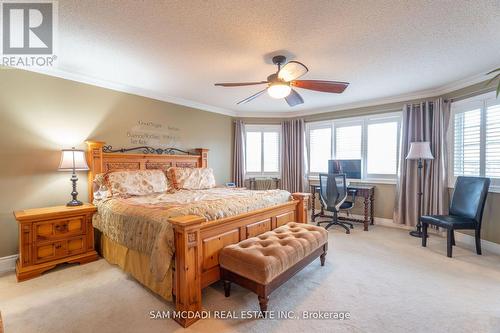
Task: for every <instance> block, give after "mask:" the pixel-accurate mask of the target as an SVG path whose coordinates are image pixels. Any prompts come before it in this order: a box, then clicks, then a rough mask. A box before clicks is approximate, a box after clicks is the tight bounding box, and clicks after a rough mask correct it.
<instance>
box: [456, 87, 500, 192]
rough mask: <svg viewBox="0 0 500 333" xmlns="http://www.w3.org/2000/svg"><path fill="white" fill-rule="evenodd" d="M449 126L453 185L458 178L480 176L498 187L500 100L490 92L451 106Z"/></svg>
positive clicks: (499, 166) (499, 183)
mask: <svg viewBox="0 0 500 333" xmlns="http://www.w3.org/2000/svg"><path fill="white" fill-rule="evenodd" d="M450 126H452V128H451V130H450V131H449V132H450V133H451V135H452V137H451V138H450V139H451V142H452V144H451V150H452V158H451V159H450V161H451V163H450V164H451V165H450V166H451V168H450V170H451V172H449V173H450V179H449V183H450V185H451V184H454V183H455V177H457V176H481V177H490V178H493V181H492V185H495V186H499V185H500V99H497V98H495V95H494V93H487V94H483V95H480V96H475V97H472V98H469V99H465V100H461V101H458V102H454V103H452V121H451V122H450ZM495 178H496V179H498V180H495Z"/></svg>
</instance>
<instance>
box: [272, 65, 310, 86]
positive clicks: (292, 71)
mask: <svg viewBox="0 0 500 333" xmlns="http://www.w3.org/2000/svg"><path fill="white" fill-rule="evenodd" d="M308 71H309V69H307V67H306V65H304V64H303V63H301V62H298V61H289V62H288V63H287V64H286V65H285V66H283V67H282V68H281V69H280V71H279V72H278V78H279V79H281V80H283V81H286V82H289V81H292V80H295V79H298V78H299V77H301V76H302V75H304V74H305V73H307V72H308Z"/></svg>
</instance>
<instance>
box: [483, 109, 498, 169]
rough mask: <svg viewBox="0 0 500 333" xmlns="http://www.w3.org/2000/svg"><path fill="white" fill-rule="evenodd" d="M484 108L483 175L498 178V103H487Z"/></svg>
mask: <svg viewBox="0 0 500 333" xmlns="http://www.w3.org/2000/svg"><path fill="white" fill-rule="evenodd" d="M488 104H491V105H488ZM486 107H487V109H486V139H485V141H486V144H485V146H486V147H485V148H486V157H485V158H486V171H485V175H486V177H491V178H500V102H499V101H497V102H493V103H487V105H486Z"/></svg>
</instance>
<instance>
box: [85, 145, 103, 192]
mask: <svg viewBox="0 0 500 333" xmlns="http://www.w3.org/2000/svg"><path fill="white" fill-rule="evenodd" d="M85 143H86V144H87V147H88V149H87V164H88V165H89V172H88V175H87V183H88V191H89V202H92V201H93V200H94V191H93V185H92V182H93V181H94V178H95V175H96V174H98V173H102V172H103V164H102V147H104V142H103V141H85Z"/></svg>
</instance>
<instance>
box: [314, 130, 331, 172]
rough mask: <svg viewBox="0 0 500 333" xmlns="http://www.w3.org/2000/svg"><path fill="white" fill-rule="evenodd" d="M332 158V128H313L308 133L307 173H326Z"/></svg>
mask: <svg viewBox="0 0 500 333" xmlns="http://www.w3.org/2000/svg"><path fill="white" fill-rule="evenodd" d="M331 156H332V128H331V127H330V126H328V127H322V128H313V129H311V130H310V131H309V171H310V172H313V173H320V172H328V160H329V159H331Z"/></svg>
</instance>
